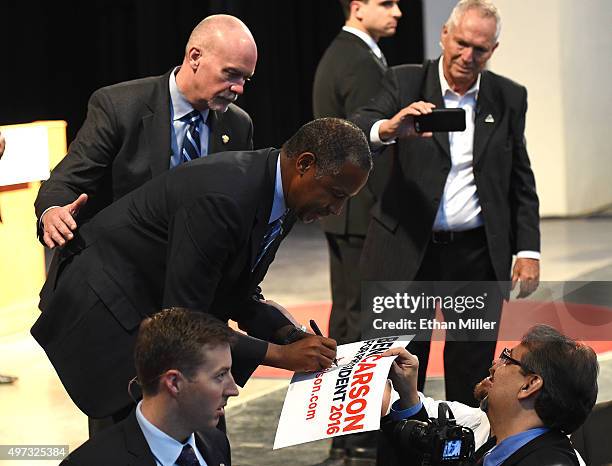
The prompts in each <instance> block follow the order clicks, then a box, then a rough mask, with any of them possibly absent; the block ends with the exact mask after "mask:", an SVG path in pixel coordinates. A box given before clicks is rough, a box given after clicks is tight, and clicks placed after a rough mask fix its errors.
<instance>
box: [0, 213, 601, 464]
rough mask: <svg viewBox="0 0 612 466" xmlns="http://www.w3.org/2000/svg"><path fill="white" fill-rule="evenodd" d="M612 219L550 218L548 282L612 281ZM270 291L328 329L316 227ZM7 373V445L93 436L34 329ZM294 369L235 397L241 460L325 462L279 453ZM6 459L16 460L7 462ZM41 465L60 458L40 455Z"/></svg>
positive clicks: (1, 413)
mask: <svg viewBox="0 0 612 466" xmlns="http://www.w3.org/2000/svg"><path fill="white" fill-rule="evenodd" d="M611 232H612V219H594V220H574V221H560V220H555V221H552V220H551V221H544V222H542V240H543V246H542V280H546V281H569V280H599V281H612V234H610V233H611ZM263 289H264V292H265V295H266V297H267V298H269V299H273V300H274V301H277V302H279V303H281V304H283V305H285V306H288V307H289V308H290V309H291V310H292V311H293V312H295V314H297V315H298V316H300V317H301V320H302V321H303V322H308V320H309V319H311V318H314V319H315V320H317V322H318V323H319V325H320V326H321V327H322V330H323V332H326V331H327V329H326V328H327V315H328V313H329V300H330V296H329V272H328V262H327V246H326V243H325V239H324V237H323V235H322V233H321V232H320V230H319V229H318V227H317V226H316V225H297V226H296V228H295V230H294V231H293V232H292V234H291V235H290V236H289V237H288V238H287V240H286V241H285V243H284V244H283V246H282V247H281V250H280V251H279V253H278V255H277V259H276V261H275V263H274V264H273V266H272V268H271V269H270V272H269V274H268V277H267V279H266V281H265V282H264V284H263ZM609 305H612V303H610V304H609ZM608 344H609V343H608V342H605V343H604V344H603V346H599V347H598V349H599V359H600V364H601V373H600V378H599V388H600V393H599V401H605V400H611V399H612V352H610V351H608V350H612V347H608V346H606V345H608ZM441 347H442V344H441V342H440V343H435V345H434V348H435V350H434V352H433V353H434V354H432V358H431V359H430V361H431V363H430V369H429V371H428V375H429V376H430V377H429V379H428V383H427V391H428V393H429V394H431V395H432V396H438V397H441V396H443V379H442V378H441V375H442V371H441V367H442V366H441ZM0 355H1V356H0V374H11V375H16V376H18V377H19V380H18V381H17V382H16V383H15V384H13V385H0V440H1V441H0V443H2V444H21V445H24V444H29V445H32V444H45V445H51V444H69V445H70V448H71V449H74V448H76V447H77V446H78V445H80V444H81V443H82V442H83V441H85V440H86V439H87V419H86V417H85V416H84V415H83V414H82V413H81V412H80V411H79V410H78V409H77V408H76V407H75V406H74V405H73V403H72V402H71V401H70V399H69V398H68V396H67V395H66V392H65V391H64V389H63V387H62V385H61V384H60V382H59V379H58V378H57V376H56V374H55V372H54V370H53V368H52V366H51V365H50V363H49V362H48V360H47V358H46V356H45V354H44V352H43V351H42V350H41V349H40V348H39V347H38V345H37V344H36V343H35V342H34V340H33V339H32V338H31V337H30V336H29V333H28V331H27V329H23V330H22V331H20V332H17V333H14V334H11V335H9V336H5V337H2V338H0ZM288 375H289V374H287V373H285V374H281V373H278V372H276V371H271V370H268V369H260V370H259V371H258V378H255V379H252V380H251V381H250V382H249V383H248V384H247V386H246V387H245V388H244V389H243V390H241V395H240V396H239V397H237V398H232V399H231V402H230V406H229V407H228V410H227V417H228V431H229V435H230V439H231V443H232V451H233V460H234V461H233V464H235V465H266V466H273V465H283V466H284V465H286V464H287V463H288V462H289V461H290V462H291V464H292V465H293V466H297V465H309V464H314V463H316V462H318V461H321V460H322V459H323V458H324V457H325V454H326V451H327V448H328V443H329V442H328V441H321V442H314V443H312V444H308V445H305V446H299V447H293V448H286V449H282V450H279V451H274V452H272V450H271V442H272V439H273V438H274V433H275V431H276V420H277V419H278V415H279V414H280V409H281V406H282V400H283V398H284V391H285V389H286V386H287V383H288V378H287V377H288ZM2 464H7V465H8V464H13V463H9V462H3V461H1V460H0V465H2ZM36 464H37V465H40V466H42V465H46V464H49V465H51V464H57V461H37V462H36Z"/></svg>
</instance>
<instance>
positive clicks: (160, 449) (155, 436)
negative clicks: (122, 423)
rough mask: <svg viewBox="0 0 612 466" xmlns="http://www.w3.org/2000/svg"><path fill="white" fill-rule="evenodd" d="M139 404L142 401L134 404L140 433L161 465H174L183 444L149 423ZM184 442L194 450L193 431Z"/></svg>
mask: <svg viewBox="0 0 612 466" xmlns="http://www.w3.org/2000/svg"><path fill="white" fill-rule="evenodd" d="M141 405H142V401H140V402H139V403H138V406H136V420H137V421H138V425H139V426H140V429H141V430H142V433H143V434H144V437H145V439H146V441H147V443H148V444H149V448H150V449H151V453H153V456H154V457H155V459H156V460H157V461H158V462H159V463H161V464H162V465H163V466H166V465H168V466H172V465H174V462H175V461H176V459H177V458H178V457H179V455H180V454H181V451H183V447H184V446H185V444H183V443H181V442H178V441H177V440H175V439H173V438H172V437H170V436H169V435H168V434H166V433H165V432H162V431H161V430H159V429H158V428H157V427H155V426H154V425H153V424H151V423H150V422H149V420H148V419H147V418H146V417H144V415H143V414H142V410H141ZM186 443H188V444H189V445H191V447H192V448H193V449H194V450H196V444H195V436H194V434H193V433H192V434H191V435H190V436H189V439H188V440H187V442H186ZM196 451H197V450H196Z"/></svg>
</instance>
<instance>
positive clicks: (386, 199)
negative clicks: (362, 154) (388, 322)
mask: <svg viewBox="0 0 612 466" xmlns="http://www.w3.org/2000/svg"><path fill="white" fill-rule="evenodd" d="M418 100H424V101H427V102H432V103H434V104H435V105H436V106H437V107H438V108H440V107H444V100H443V98H442V93H441V90H440V80H439V75H438V61H437V60H435V61H427V62H425V64H424V65H423V66H420V65H402V66H397V67H393V68H391V69H390V70H389V71H388V72H387V74H386V76H385V79H384V81H383V83H382V89H381V91H380V93H379V94H378V95H377V97H376V98H375V99H374V100H372V101H370V104H368V105H367V106H365V107H362V108H361V109H359V110H358V111H357V112H356V114H355V115H354V117H353V119H354V120H355V122H356V123H357V124H358V126H360V127H361V128H362V129H363V130H364V132H365V133H366V134H368V135H369V132H370V129H371V127H372V125H373V124H374V123H375V122H376V121H378V120H380V119H382V118H390V117H391V116H393V115H395V114H396V113H397V112H398V111H399V110H400V109H402V108H403V107H405V106H407V105H409V104H410V103H411V102H414V101H418ZM526 111H527V91H526V89H525V88H524V87H522V86H520V85H518V84H516V83H514V82H512V81H510V80H509V79H507V78H504V77H502V76H499V75H497V74H494V73H491V72H489V71H483V72H482V74H481V81H480V91H479V94H478V101H477V109H476V117H475V118H476V119H475V133H474V144H473V155H474V159H473V166H474V178H475V182H476V188H477V192H478V196H479V198H480V205H481V207H482V215H483V218H484V227H485V231H486V237H487V244H488V248H489V253H490V255H491V261H492V264H493V268H494V270H495V274H496V278H497V280H500V281H507V280H508V279H509V277H510V273H509V272H510V265H511V261H512V254H513V253H516V252H518V251H521V250H532V251H539V250H540V232H539V213H538V206H539V203H538V197H537V195H536V191H535V180H534V176H533V172H532V170H531V166H530V162H529V157H528V155H527V149H526V146H525V138H524V130H525V113H526ZM491 119H493V120H494V122H489V121H490V120H491ZM487 120H489V121H487ZM450 168H451V159H450V149H449V142H448V133H435V134H434V136H433V138H429V139H427V138H414V139H404V140H400V141H399V142H398V143H397V147H396V151H395V153H394V159H393V169H392V173H391V176H390V178H389V180H388V182H387V185H386V187H385V190H384V193H383V195H382V197H381V199H380V201H379V202H378V203H377V205H376V206H375V207H374V209H373V220H372V222H371V224H370V228H369V230H368V237H367V239H366V244H365V247H364V253H363V256H362V265H363V270H364V274H365V279H371V280H372V279H376V280H412V279H414V277H415V275H416V273H417V271H418V270H419V267H420V265H421V262H422V260H423V257H424V254H425V250H426V248H427V245H428V243H429V239H430V236H431V231H432V227H433V223H434V220H435V216H436V212H437V210H438V206H439V204H440V201H441V198H442V193H443V191H444V185H445V182H446V178H447V176H448V173H449V171H450Z"/></svg>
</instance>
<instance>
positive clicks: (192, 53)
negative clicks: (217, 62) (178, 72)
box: [187, 47, 202, 71]
mask: <svg viewBox="0 0 612 466" xmlns="http://www.w3.org/2000/svg"><path fill="white" fill-rule="evenodd" d="M187 57H188V58H189V66H190V67H191V69H192V70H193V71H195V70H197V69H198V66H200V59H201V58H202V51H201V50H200V49H199V48H198V47H191V48H190V49H189V51H188V52H187Z"/></svg>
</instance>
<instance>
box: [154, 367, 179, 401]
mask: <svg viewBox="0 0 612 466" xmlns="http://www.w3.org/2000/svg"><path fill="white" fill-rule="evenodd" d="M182 378H183V375H182V374H181V373H180V372H179V371H177V370H176V369H170V370H168V371H166V372H164V373H163V374H162V376H161V377H160V378H159V383H160V389H161V390H165V391H166V392H167V393H168V394H169V395H171V396H173V397H176V396H178V393H179V392H180V390H181V385H182Z"/></svg>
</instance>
